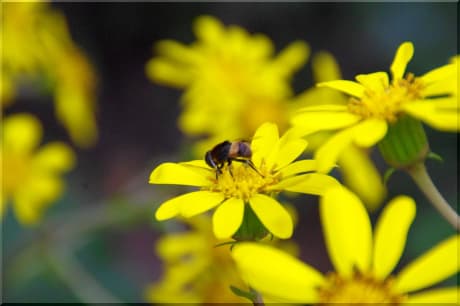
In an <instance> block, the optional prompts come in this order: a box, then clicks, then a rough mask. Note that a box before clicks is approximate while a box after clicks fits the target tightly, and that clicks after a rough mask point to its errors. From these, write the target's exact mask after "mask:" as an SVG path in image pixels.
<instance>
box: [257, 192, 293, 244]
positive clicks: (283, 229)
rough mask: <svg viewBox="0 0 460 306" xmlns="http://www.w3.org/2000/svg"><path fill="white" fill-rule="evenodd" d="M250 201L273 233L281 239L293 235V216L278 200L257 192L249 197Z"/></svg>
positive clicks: (266, 226)
mask: <svg viewBox="0 0 460 306" xmlns="http://www.w3.org/2000/svg"><path fill="white" fill-rule="evenodd" d="M249 203H250V205H251V208H252V210H253V211H254V213H255V214H256V216H257V217H258V218H259V220H260V222H262V224H263V225H264V226H265V228H267V229H268V230H269V231H270V232H271V233H272V234H273V235H275V236H276V237H278V238H281V239H288V238H290V237H291V236H292V231H293V227H294V226H293V223H292V219H291V216H290V215H289V213H288V212H287V210H286V209H285V208H284V207H283V206H282V205H281V204H280V203H278V201H276V200H275V199H273V198H271V197H269V196H266V195H263V194H256V195H254V196H252V197H251V199H249Z"/></svg>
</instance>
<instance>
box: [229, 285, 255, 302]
mask: <svg viewBox="0 0 460 306" xmlns="http://www.w3.org/2000/svg"><path fill="white" fill-rule="evenodd" d="M230 289H231V290H232V292H233V293H234V294H235V295H237V296H241V297H243V298H246V299H248V300H250V301H251V302H253V303H254V302H255V301H256V299H257V295H256V293H255V292H252V291H245V290H242V289H240V288H238V287H235V286H232V285H230Z"/></svg>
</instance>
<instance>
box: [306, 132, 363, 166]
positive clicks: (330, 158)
mask: <svg viewBox="0 0 460 306" xmlns="http://www.w3.org/2000/svg"><path fill="white" fill-rule="evenodd" d="M353 136H354V135H353V127H350V128H348V129H345V130H343V131H340V132H338V133H336V134H335V135H334V136H332V137H330V138H329V139H328V140H327V141H326V142H325V143H324V144H323V145H321V147H319V148H318V149H317V150H316V152H315V160H316V162H317V166H318V172H322V173H328V172H329V171H331V169H332V168H333V167H334V166H335V164H336V162H337V159H338V158H339V155H340V154H341V153H342V151H344V150H345V148H346V147H348V146H349V145H350V144H351V143H352V141H353Z"/></svg>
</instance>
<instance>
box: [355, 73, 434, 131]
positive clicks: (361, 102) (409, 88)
mask: <svg viewBox="0 0 460 306" xmlns="http://www.w3.org/2000/svg"><path fill="white" fill-rule="evenodd" d="M424 88H425V85H424V84H423V82H422V80H421V79H420V78H416V77H414V75H413V74H412V73H409V74H407V75H406V77H405V78H403V79H399V80H396V81H393V83H392V84H391V85H390V86H388V87H387V88H385V89H384V90H383V91H375V90H371V89H367V90H366V91H365V93H364V96H363V97H362V98H361V99H357V98H350V100H349V102H348V110H349V111H350V112H351V113H353V114H356V115H359V116H362V117H364V118H378V119H384V120H387V121H388V122H395V121H396V120H397V119H398V115H399V113H400V111H401V106H402V105H403V104H404V103H408V102H411V101H414V100H417V99H420V98H421V97H422V93H421V92H422V90H423V89H424Z"/></svg>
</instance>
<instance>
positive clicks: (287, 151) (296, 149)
mask: <svg viewBox="0 0 460 306" xmlns="http://www.w3.org/2000/svg"><path fill="white" fill-rule="evenodd" d="M307 144H308V142H307V141H306V140H305V139H301V138H297V139H290V140H286V141H285V139H284V136H283V137H281V139H280V142H279V149H278V151H277V152H276V158H275V170H277V169H280V168H283V167H285V166H287V165H289V164H290V163H291V162H293V161H294V160H295V159H296V158H297V157H299V156H300V155H301V154H302V153H303V151H305V148H306V147H307Z"/></svg>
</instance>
